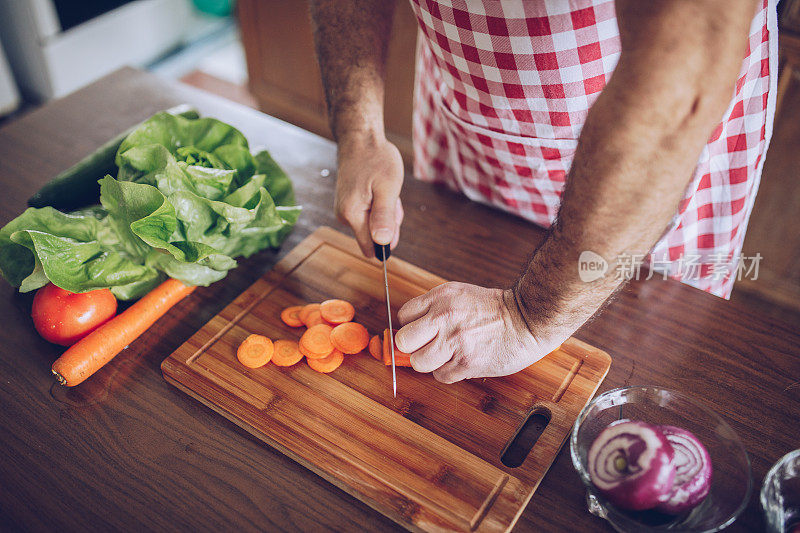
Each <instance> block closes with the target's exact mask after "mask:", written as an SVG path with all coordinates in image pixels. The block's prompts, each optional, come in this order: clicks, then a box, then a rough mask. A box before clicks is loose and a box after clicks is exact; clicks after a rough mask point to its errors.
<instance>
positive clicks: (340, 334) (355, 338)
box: [331, 322, 369, 354]
mask: <svg viewBox="0 0 800 533" xmlns="http://www.w3.org/2000/svg"><path fill="white" fill-rule="evenodd" d="M331 342H332V343H333V346H334V348H336V349H337V350H339V351H341V352H342V353H346V354H356V353H358V352H360V351H361V350H363V349H364V348H366V347H367V345H368V344H369V332H368V331H367V328H365V327H364V326H362V325H361V324H358V323H356V322H345V323H344V324H339V325H338V326H336V327H335V328H333V331H331Z"/></svg>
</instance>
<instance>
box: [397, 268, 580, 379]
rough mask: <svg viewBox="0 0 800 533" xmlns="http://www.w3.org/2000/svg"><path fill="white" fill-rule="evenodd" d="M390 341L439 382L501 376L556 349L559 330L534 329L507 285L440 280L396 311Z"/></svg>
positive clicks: (416, 365)
mask: <svg viewBox="0 0 800 533" xmlns="http://www.w3.org/2000/svg"><path fill="white" fill-rule="evenodd" d="M398 318H399V319H400V322H401V323H402V324H404V326H403V328H402V329H400V331H398V332H397V335H396V336H395V342H396V344H397V347H398V348H399V349H400V350H402V351H403V352H406V353H409V354H411V366H413V367H414V370H416V371H417V372H433V377H434V378H436V379H437V380H438V381H441V382H443V383H455V382H457V381H461V380H463V379H468V378H479V377H493V376H506V375H509V374H514V373H516V372H519V371H520V370H522V369H523V368H525V367H527V366H529V365H532V364H533V363H535V362H536V361H538V360H539V359H541V358H542V357H544V356H545V355H547V354H548V353H550V352H551V351H553V350H555V349H556V348H557V347H558V346H559V345H560V344H561V342H563V341H564V340H565V338H566V337H565V338H560V337H561V336H563V335H556V334H554V335H548V334H540V335H534V334H533V333H531V331H530V329H529V327H528V325H527V322H526V321H525V318H524V317H523V315H522V313H521V311H520V308H519V306H518V305H517V302H516V300H515V296H514V293H513V292H512V291H511V290H505V291H504V290H501V289H487V288H484V287H478V286H476V285H469V284H466V283H454V282H450V283H445V284H443V285H439V286H438V287H436V288H434V289H432V290H431V291H429V292H428V293H426V294H423V295H422V296H418V297H417V298H414V299H412V300H409V301H408V302H407V303H406V304H405V305H404V306H403V307H402V308H401V309H400V311H399V312H398Z"/></svg>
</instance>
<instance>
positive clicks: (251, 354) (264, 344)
mask: <svg viewBox="0 0 800 533" xmlns="http://www.w3.org/2000/svg"><path fill="white" fill-rule="evenodd" d="M274 351H275V347H274V346H273V344H272V340H271V339H268V338H267V337H265V336H263V335H256V334H253V335H250V336H248V337H247V338H246V339H245V340H243V341H242V344H240V345H239V348H237V349H236V358H237V359H238V360H239V362H240V363H242V364H243V365H244V366H246V367H248V368H258V367H260V366H264V365H266V364H267V363H269V361H270V359H272V354H273V352H274Z"/></svg>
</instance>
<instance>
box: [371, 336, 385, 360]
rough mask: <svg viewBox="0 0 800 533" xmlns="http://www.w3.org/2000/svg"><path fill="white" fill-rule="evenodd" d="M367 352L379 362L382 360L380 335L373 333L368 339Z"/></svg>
mask: <svg viewBox="0 0 800 533" xmlns="http://www.w3.org/2000/svg"><path fill="white" fill-rule="evenodd" d="M369 354H370V355H371V356H372V357H374V358H375V359H377V360H378V361H380V362H383V342H382V341H381V337H380V335H375V336H374V337H372V338H371V339H370V340H369Z"/></svg>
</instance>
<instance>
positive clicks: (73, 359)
mask: <svg viewBox="0 0 800 533" xmlns="http://www.w3.org/2000/svg"><path fill="white" fill-rule="evenodd" d="M194 289H195V287H189V286H186V285H184V284H183V283H181V282H180V281H178V280H176V279H168V280H167V281H165V282H164V283H162V284H161V285H159V286H158V287H156V288H155V289H153V290H152V291H150V292H149V293H147V294H146V295H145V296H143V297H142V298H141V299H140V300H139V301H138V302H136V303H135V304H133V305H132V306H130V307H129V308H128V309H126V310H125V311H123V312H122V313H120V314H119V315H117V316H115V317H114V318H112V319H111V320H109V321H108V322H106V323H105V324H103V325H102V326H100V327H99V328H97V329H96V330H94V331H93V332H91V333H90V334H89V335H87V336H86V337H84V338H83V339H81V340H79V341H78V342H77V343H75V344H73V345H72V346H70V348H69V349H68V350H67V351H66V352H64V353H63V354H62V355H61V357H59V358H58V359H56V362H55V363H53V367H52V371H53V374H54V375H55V376H56V379H58V382H59V383H61V384H62V385H66V386H67V387H74V386H75V385H77V384H79V383H82V382H83V381H84V380H85V379H86V378H88V377H89V376H91V375H92V374H94V373H95V372H97V371H98V370H100V368H102V367H103V365H105V364H106V363H108V362H109V361H111V360H112V359H113V358H114V356H116V355H117V354H118V353H119V352H121V351H122V350H123V349H124V348H125V347H126V346H128V345H129V344H130V343H131V342H133V341H134V340H136V338H137V337H139V335H141V334H142V333H144V332H145V330H147V328H149V327H150V326H152V325H153V323H154V322H155V321H156V320H158V319H159V318H161V316H162V315H163V314H164V313H166V312H167V311H169V310H170V308H171V307H172V306H174V305H175V304H176V303H178V302H180V301H181V300H183V299H184V298H185V297H186V296H188V295H189V294H191V293H192V291H193V290H194Z"/></svg>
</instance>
